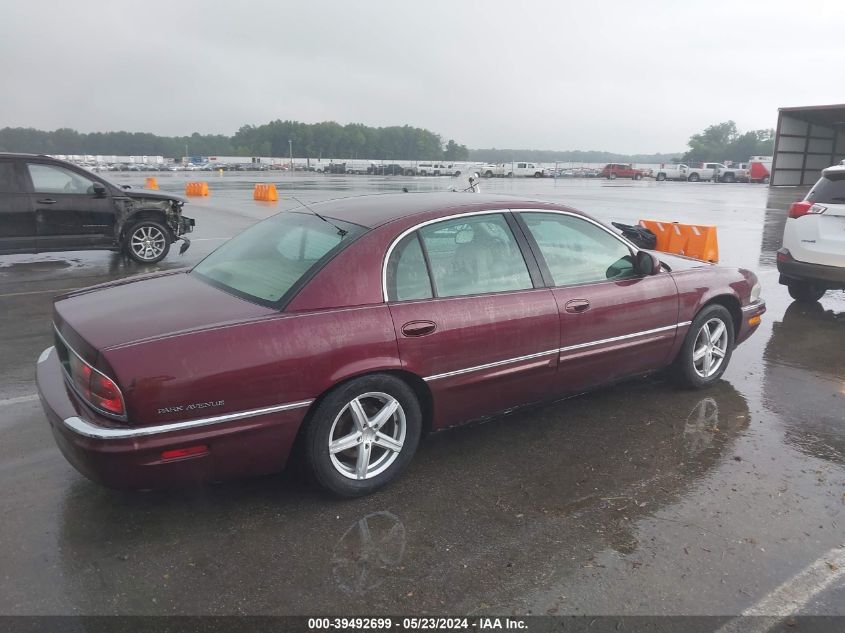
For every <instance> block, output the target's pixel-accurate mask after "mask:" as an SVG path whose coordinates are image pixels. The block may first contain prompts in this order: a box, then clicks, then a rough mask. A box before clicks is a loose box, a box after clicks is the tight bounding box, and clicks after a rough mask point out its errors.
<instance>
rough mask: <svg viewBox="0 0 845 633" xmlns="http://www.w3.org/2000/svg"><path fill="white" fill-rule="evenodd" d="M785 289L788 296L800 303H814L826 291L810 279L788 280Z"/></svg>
mask: <svg viewBox="0 0 845 633" xmlns="http://www.w3.org/2000/svg"><path fill="white" fill-rule="evenodd" d="M786 289H787V290H789V296H790V297H792V298H793V299H795V300H796V301H800V302H801V303H815V302H816V301H818V300H819V299H821V298H822V297H823V296H824V293H825V292H827V289H826V288H824V287H822V286H819V285H817V284H814V283H812V282H810V281H790V282H789V285H787V287H786Z"/></svg>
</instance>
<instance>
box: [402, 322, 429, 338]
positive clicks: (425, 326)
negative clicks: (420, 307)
mask: <svg viewBox="0 0 845 633" xmlns="http://www.w3.org/2000/svg"><path fill="white" fill-rule="evenodd" d="M436 329H437V324H436V323H434V322H432V321H410V322H409V323H406V324H405V325H403V326H402V334H403V335H404V336H425V335H426V334H431V333H432V332H434V330H436Z"/></svg>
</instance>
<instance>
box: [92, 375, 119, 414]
mask: <svg viewBox="0 0 845 633" xmlns="http://www.w3.org/2000/svg"><path fill="white" fill-rule="evenodd" d="M91 404H93V405H94V406H95V407H99V408H101V409H103V410H104V411H108V412H109V413H114V414H115V415H123V414H124V413H125V410H124V407H123V396H121V395H120V389H118V388H117V385H116V384H114V381H113V380H112V379H111V378H108V377H107V376H104V375H103V374H98V373H92V374H91Z"/></svg>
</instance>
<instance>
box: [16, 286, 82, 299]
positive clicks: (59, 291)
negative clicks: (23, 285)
mask: <svg viewBox="0 0 845 633" xmlns="http://www.w3.org/2000/svg"><path fill="white" fill-rule="evenodd" d="M81 289H82V287H81V286H80V287H78V288H53V289H51V290H30V291H29V292H8V293H6V294H3V295H0V297H19V296H21V295H41V294H44V293H45V292H52V293H55V294H59V293H62V292H70V291H71V290H81Z"/></svg>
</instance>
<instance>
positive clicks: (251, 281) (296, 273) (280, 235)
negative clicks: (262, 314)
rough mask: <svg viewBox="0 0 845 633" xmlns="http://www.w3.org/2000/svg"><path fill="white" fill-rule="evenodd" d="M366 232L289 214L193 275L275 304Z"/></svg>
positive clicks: (227, 247) (234, 243)
mask: <svg viewBox="0 0 845 633" xmlns="http://www.w3.org/2000/svg"><path fill="white" fill-rule="evenodd" d="M363 232H364V229H363V228H362V227H360V226H358V225H355V224H350V223H348V222H342V221H340V220H331V223H329V222H327V221H323V220H321V219H320V218H319V217H317V216H316V215H312V214H309V213H298V212H283V213H279V214H278V215H274V216H273V217H271V218H268V219H267V220H264V221H263V222H259V223H258V224H255V225H253V226H252V227H250V228H248V229H247V230H246V231H244V232H243V233H241V234H240V235H237V236H235V237H233V238H232V239H231V240H229V241H228V242H226V243H225V244H223V246H221V247H220V248H218V249H217V250H216V251H214V252H213V253H211V255H209V256H208V257H206V258H205V259H204V260H202V261H201V262H200V263H199V264H197V266H196V267H195V268H194V269H193V270H192V271H191V274H193V275H196V276H198V277H199V278H201V279H203V280H205V281H207V282H209V283H211V284H213V285H215V286H218V287H220V288H222V289H223V290H227V291H231V292H233V293H234V294H237V295H239V296H243V297H245V298H247V299H257V300H258V302H260V303H265V304H268V303H269V304H274V303H276V302H278V301H279V300H280V299H281V298H282V297H283V296H284V295H285V293H286V292H287V291H288V290H290V289H291V288H293V287H294V285H295V284H296V283H297V282H299V281H300V280H301V279H303V278H304V277H305V276H306V275H307V274H309V273H310V272H311V271H312V269H315V268H317V267H319V266H320V265H321V264H322V263H323V262H324V261H325V260H327V259H329V258H330V257H331V256H333V255H334V254H335V253H336V252H337V251H338V250H340V249H341V248H343V247H344V246H345V245H346V244H347V243H349V242H350V241H352V240H354V239H355V238H356V237H358V236H359V235H361V234H362V233H363Z"/></svg>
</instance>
